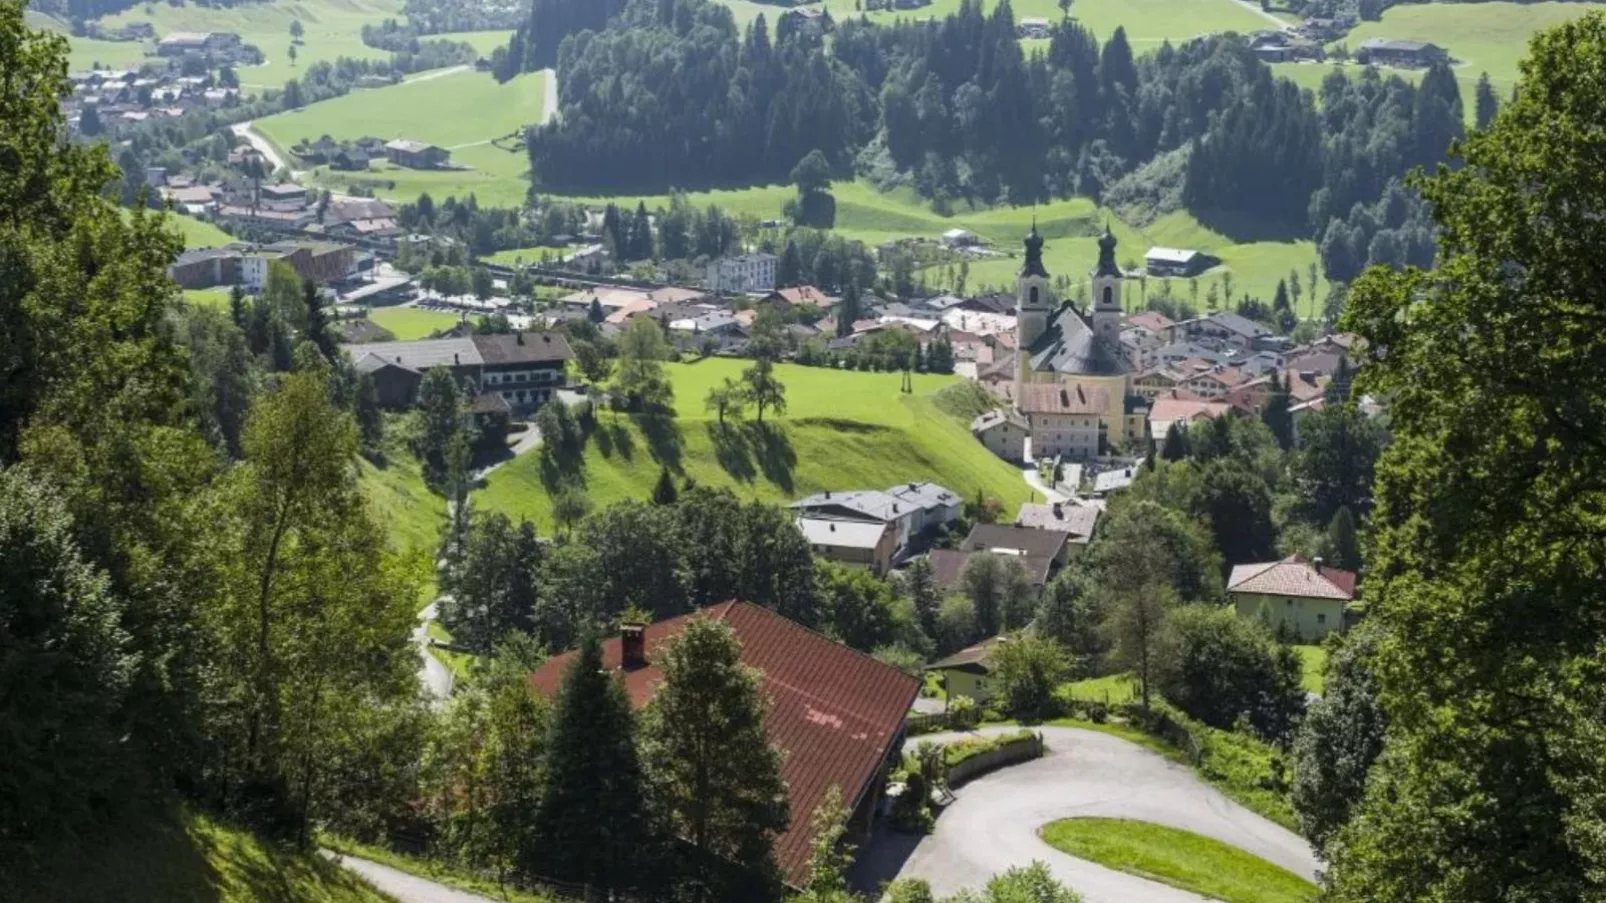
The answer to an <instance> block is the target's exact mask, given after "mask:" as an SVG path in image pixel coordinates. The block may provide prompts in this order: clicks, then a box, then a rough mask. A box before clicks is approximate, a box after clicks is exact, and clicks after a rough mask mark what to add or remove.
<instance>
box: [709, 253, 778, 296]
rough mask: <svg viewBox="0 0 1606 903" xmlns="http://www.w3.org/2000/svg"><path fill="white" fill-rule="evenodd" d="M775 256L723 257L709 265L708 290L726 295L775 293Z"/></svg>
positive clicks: (745, 255)
mask: <svg viewBox="0 0 1606 903" xmlns="http://www.w3.org/2000/svg"><path fill="white" fill-rule="evenodd" d="M778 261H779V258H777V257H776V256H775V255H774V254H765V253H762V252H760V253H757V254H743V255H742V256H740V257H721V258H720V259H718V260H715V261H712V262H710V263H709V264H708V276H707V281H708V290H709V291H711V292H720V293H724V294H743V293H747V292H773V291H775V266H776V263H777V262H778Z"/></svg>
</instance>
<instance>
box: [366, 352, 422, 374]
mask: <svg viewBox="0 0 1606 903" xmlns="http://www.w3.org/2000/svg"><path fill="white" fill-rule="evenodd" d="M352 367H353V368H354V369H355V370H356V371H357V372H358V373H374V372H377V371H379V370H383V369H385V368H386V367H401V369H403V370H407V371H408V372H411V373H417V372H418V371H417V370H413V369H412V368H410V367H406V366H403V365H402V364H398V363H396V361H395V359H394V358H392V359H390V360H386V359H385V358H382V357H380V356H379V355H377V354H374V353H372V352H369V351H361V352H360V353H359V354H358V356H357V360H356V362H355V363H354V364H352Z"/></svg>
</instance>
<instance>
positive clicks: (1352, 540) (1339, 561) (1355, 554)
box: [1326, 505, 1361, 571]
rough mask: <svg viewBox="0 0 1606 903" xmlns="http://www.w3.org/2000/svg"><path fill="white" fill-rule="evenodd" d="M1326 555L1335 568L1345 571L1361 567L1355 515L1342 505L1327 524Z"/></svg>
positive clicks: (1359, 542) (1359, 543)
mask: <svg viewBox="0 0 1606 903" xmlns="http://www.w3.org/2000/svg"><path fill="white" fill-rule="evenodd" d="M1326 547H1327V554H1328V555H1329V556H1331V561H1332V564H1333V565H1334V566H1335V567H1340V568H1343V569H1344V570H1347V571H1354V570H1359V569H1360V566H1361V541H1360V538H1359V537H1358V536H1357V535H1356V532H1355V515H1353V514H1351V513H1350V510H1349V506H1347V505H1342V506H1340V507H1339V509H1338V513H1336V514H1334V515H1333V519H1332V521H1330V522H1329V523H1328V524H1327V546H1326Z"/></svg>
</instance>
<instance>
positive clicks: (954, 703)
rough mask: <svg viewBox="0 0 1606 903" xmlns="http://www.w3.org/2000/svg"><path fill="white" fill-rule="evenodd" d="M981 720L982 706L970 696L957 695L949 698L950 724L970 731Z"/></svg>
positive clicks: (956, 728) (958, 728)
mask: <svg viewBox="0 0 1606 903" xmlns="http://www.w3.org/2000/svg"><path fill="white" fill-rule="evenodd" d="M980 722H981V708H980V707H979V706H977V705H976V700H974V699H971V698H970V697H969V696H955V697H953V698H952V699H950V700H948V726H949V727H952V728H953V729H954V730H958V731H968V730H970V729H971V728H973V727H975V726H976V725H977V724H979V723H980Z"/></svg>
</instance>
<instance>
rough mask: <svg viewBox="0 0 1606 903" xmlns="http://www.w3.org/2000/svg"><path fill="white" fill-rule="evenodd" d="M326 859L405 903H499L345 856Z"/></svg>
mask: <svg viewBox="0 0 1606 903" xmlns="http://www.w3.org/2000/svg"><path fill="white" fill-rule="evenodd" d="M324 855H325V856H327V857H329V858H330V859H332V860H334V861H335V862H337V863H339V864H340V866H341V867H342V868H345V869H349V870H350V871H353V872H356V873H357V874H358V875H360V876H362V878H363V880H364V881H367V882H368V883H369V884H372V885H373V886H374V887H377V888H379V890H380V892H382V893H386V894H389V895H390V896H392V897H395V898H396V899H397V900H399V901H401V903H495V901H493V900H491V898H489V897H482V896H479V895H478V894H471V893H468V892H466V891H460V890H457V889H456V888H451V887H447V886H445V885H444V884H436V883H435V882H433V881H430V880H427V879H424V878H420V877H418V876H416V875H409V874H407V873H406V872H403V871H398V870H396V869H393V868H391V867H390V866H388V865H380V864H379V863H377V862H369V861H368V860H366V859H358V858H357V857H355V856H343V855H341V854H339V853H332V852H329V851H327V850H325V851H324Z"/></svg>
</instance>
